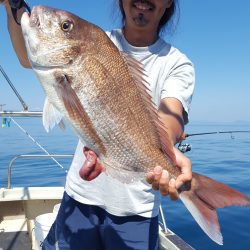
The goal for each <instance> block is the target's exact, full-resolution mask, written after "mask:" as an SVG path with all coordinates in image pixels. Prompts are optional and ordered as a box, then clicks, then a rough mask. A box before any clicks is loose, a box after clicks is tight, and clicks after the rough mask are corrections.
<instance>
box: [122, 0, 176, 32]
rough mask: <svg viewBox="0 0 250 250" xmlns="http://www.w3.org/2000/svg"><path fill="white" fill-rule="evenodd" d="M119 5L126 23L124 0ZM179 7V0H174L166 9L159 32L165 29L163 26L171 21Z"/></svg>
mask: <svg viewBox="0 0 250 250" xmlns="http://www.w3.org/2000/svg"><path fill="white" fill-rule="evenodd" d="M119 7H120V11H121V14H122V22H123V23H124V21H125V12H124V9H123V6H122V0H119ZM177 7H178V3H177V0H173V1H172V4H171V6H170V7H169V8H167V9H166V11H165V13H164V14H163V16H162V18H161V20H160V23H159V27H158V33H160V32H161V31H162V30H163V28H164V27H165V26H166V25H167V24H168V23H169V21H170V20H171V18H172V17H173V15H174V13H175V12H176V9H177Z"/></svg>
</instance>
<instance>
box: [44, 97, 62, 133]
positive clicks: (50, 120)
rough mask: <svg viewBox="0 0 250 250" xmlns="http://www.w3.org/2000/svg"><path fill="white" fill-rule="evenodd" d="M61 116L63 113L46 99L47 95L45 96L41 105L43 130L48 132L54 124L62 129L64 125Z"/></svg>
mask: <svg viewBox="0 0 250 250" xmlns="http://www.w3.org/2000/svg"><path fill="white" fill-rule="evenodd" d="M62 118H63V114H62V113H61V112H60V111H58V109H57V108H56V107H55V106H54V105H53V104H52V103H51V102H50V101H49V100H48V97H46V99H45V102H44V106H43V126H44V128H45V130H46V131H47V132H49V130H51V129H52V128H54V126H55V125H56V124H58V125H59V127H60V128H61V129H64V128H65V125H64V122H63V120H62Z"/></svg>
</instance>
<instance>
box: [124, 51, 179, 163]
mask: <svg viewBox="0 0 250 250" xmlns="http://www.w3.org/2000/svg"><path fill="white" fill-rule="evenodd" d="M122 56H123V57H124V59H125V61H126V62H127V65H128V68H129V71H130V73H131V75H132V77H133V79H134V81H135V83H136V85H137V87H138V89H139V92H140V94H141V97H142V99H143V101H144V103H145V105H146V108H147V110H148V111H149V114H150V117H151V119H152V122H153V123H154V126H155V128H156V130H157V134H158V137H157V138H156V140H158V141H159V140H160V144H161V145H160V146H161V147H162V150H163V152H164V153H165V154H167V155H168V156H169V158H170V159H171V160H172V162H173V163H174V164H175V162H176V160H175V154H174V150H173V146H172V143H171V141H170V138H169V135H168V132H167V130H168V129H167V127H166V126H165V125H164V123H163V120H162V119H161V118H160V116H159V114H158V107H157V105H156V104H155V103H154V101H153V99H152V95H151V90H150V84H149V83H148V82H147V80H145V79H146V77H147V74H146V72H145V70H144V69H143V66H142V64H141V63H140V62H139V61H137V60H136V59H134V58H133V57H132V56H130V55H128V54H126V53H124V52H122ZM156 143H157V142H156ZM158 144H159V142H158Z"/></svg>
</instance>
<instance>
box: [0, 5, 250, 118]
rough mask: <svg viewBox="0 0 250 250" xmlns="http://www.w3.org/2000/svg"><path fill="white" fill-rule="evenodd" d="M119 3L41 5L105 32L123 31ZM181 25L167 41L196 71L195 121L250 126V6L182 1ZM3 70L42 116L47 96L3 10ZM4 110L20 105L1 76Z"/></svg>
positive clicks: (0, 12) (0, 44) (0, 51)
mask: <svg viewBox="0 0 250 250" xmlns="http://www.w3.org/2000/svg"><path fill="white" fill-rule="evenodd" d="M115 2H116V0H95V1H73V0H71V1H68V0H67V1H65V0H64V1H63V0H60V1H59V0H54V1H48V0H43V1H38V0H29V4H30V6H34V5H38V4H40V5H41V4H42V5H47V6H52V7H56V8H61V9H65V10H68V11H70V12H73V13H75V14H77V15H79V16H81V17H82V18H84V19H86V20H88V21H91V22H93V23H95V24H97V25H99V26H100V27H102V28H103V29H104V30H109V29H112V28H116V27H119V23H120V22H119V12H118V10H117V7H116V5H115ZM179 5H180V20H179V23H178V25H177V27H176V29H175V31H172V32H171V34H170V35H169V34H168V32H167V31H166V32H165V33H164V38H165V39H166V40H167V41H169V42H170V43H172V44H173V45H174V46H176V47H177V48H179V49H180V50H181V51H182V52H183V53H185V54H186V55H187V56H188V57H189V58H190V59H191V60H192V61H193V63H194V65H195V69H196V89H195V93H194V97H193V102H192V107H191V111H190V120H191V121H197V120H198V121H211V122H222V121H223V122H224V121H225V122H228V121H229V122H230V121H238V120H244V121H249V122H250V108H249V107H250V28H249V27H250V18H249V13H250V1H249V0H240V1H233V0H219V1H218V0H210V1H197V0H179ZM0 65H1V66H2V67H3V68H4V69H5V71H6V73H7V74H8V76H9V77H10V79H11V81H12V82H13V83H14V85H15V87H16V88H17V89H18V91H19V93H20V94H21V96H22V97H23V99H24V100H25V102H26V103H27V104H28V106H29V109H30V110H34V109H35V110H37V109H39V110H41V109H42V106H43V100H44V93H43V90H42V88H41V87H40V84H39V83H38V81H37V79H36V77H35V76H34V73H33V72H32V70H27V69H24V68H22V67H21V66H20V64H19V62H18V60H17V58H16V56H15V53H14V51H13V49H12V46H11V43H10V39H9V35H8V32H7V25H6V15H5V10H4V8H3V7H0ZM0 104H6V106H5V107H4V108H5V109H9V110H10V109H14V110H20V109H21V105H20V104H19V102H18V100H17V98H16V97H15V96H14V94H13V92H12V90H11V89H10V87H9V86H8V85H7V83H6V82H5V80H4V78H3V77H2V75H0Z"/></svg>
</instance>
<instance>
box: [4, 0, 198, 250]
mask: <svg viewBox="0 0 250 250" xmlns="http://www.w3.org/2000/svg"><path fill="white" fill-rule="evenodd" d="M2 2H3V3H4V4H5V7H6V10H7V13H8V27H9V32H10V36H11V39H12V43H13V47H14V49H15V51H16V54H17V56H18V58H19V60H20V63H21V64H22V65H23V66H24V67H26V68H30V63H29V61H28V57H27V53H26V50H25V46H24V41H23V37H22V32H21V29H20V26H18V25H17V24H16V23H15V21H14V20H13V18H12V13H11V11H10V7H9V5H8V2H7V1H2ZM175 4H176V2H175V1H173V0H120V1H119V6H120V10H121V13H122V15H123V20H124V26H123V28H122V29H121V30H113V31H111V32H108V33H107V34H108V35H109V37H110V38H111V40H112V41H113V42H114V43H115V44H116V45H117V47H118V48H119V49H120V50H122V51H124V52H127V53H129V54H131V55H132V56H133V57H135V58H136V59H137V60H139V61H140V62H141V63H142V65H143V66H144V68H145V70H146V71H147V73H148V75H149V78H150V85H151V88H152V89H151V90H152V97H153V99H154V101H155V102H156V103H157V105H158V106H159V114H160V115H161V117H162V118H163V120H164V123H165V125H166V126H167V127H168V135H169V137H170V139H171V143H172V146H173V149H174V152H175V156H176V162H177V165H178V166H179V167H180V169H181V175H180V176H178V178H177V179H176V180H174V179H169V175H168V172H167V171H166V170H162V168H161V167H160V166H157V167H155V169H154V171H152V172H150V173H148V174H147V176H146V179H147V182H148V183H146V182H145V181H143V180H142V181H139V182H136V183H132V184H129V185H126V184H123V183H117V182H115V181H114V180H112V178H110V177H109V176H107V175H106V174H105V173H101V172H102V166H100V164H98V163H97V161H96V156H95V154H94V152H92V151H90V150H85V154H86V156H87V158H85V157H84V154H83V152H82V150H83V147H84V145H83V144H82V143H81V142H79V144H78V147H77V149H76V153H75V156H74V159H73V162H72V165H71V168H70V170H69V174H68V176H67V182H66V188H65V190H66V192H65V194H64V197H63V200H62V205H61V208H60V210H59V213H58V217H57V219H56V222H55V223H54V225H53V226H52V229H51V230H50V233H49V235H48V237H47V239H46V240H45V242H44V245H43V249H55V247H59V249H61V248H62V249H91V250H95V249H111V250H112V249H143V250H144V249H158V245H159V242H158V217H157V215H158V209H159V204H160V197H159V192H158V191H154V190H158V189H159V191H160V193H161V194H162V195H168V194H169V195H170V197H171V198H172V199H177V198H178V192H177V189H178V188H179V187H180V186H181V185H182V184H183V183H184V182H187V181H190V180H191V178H192V172H191V161H190V160H189V159H188V158H187V157H185V156H184V155H183V154H182V153H181V152H179V151H178V150H177V149H176V148H175V147H174V145H175V144H176V143H177V142H178V141H179V140H180V138H181V136H182V134H183V127H184V123H186V122H187V121H188V110H189V106H190V102H191V97H192V93H193V87H194V70H193V66H192V63H191V62H190V61H189V60H188V59H187V58H186V57H185V55H183V54H181V53H180V52H179V51H178V50H177V49H175V48H173V47H172V46H170V45H169V44H167V43H165V42H164V41H163V40H162V39H161V38H160V37H159V32H160V30H161V29H162V27H163V26H164V25H165V24H166V23H167V22H168V21H169V20H170V18H171V16H172V14H173V13H174V9H175ZM22 11H23V10H20V11H18V17H19V18H20V15H21V13H22ZM82 165H83V169H85V170H84V171H83V178H84V179H87V180H88V179H89V176H92V177H93V178H91V179H93V180H92V181H84V180H82V179H81V177H80V176H79V170H80V169H81V167H82ZM150 185H151V186H150ZM152 189H153V190H152Z"/></svg>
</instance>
